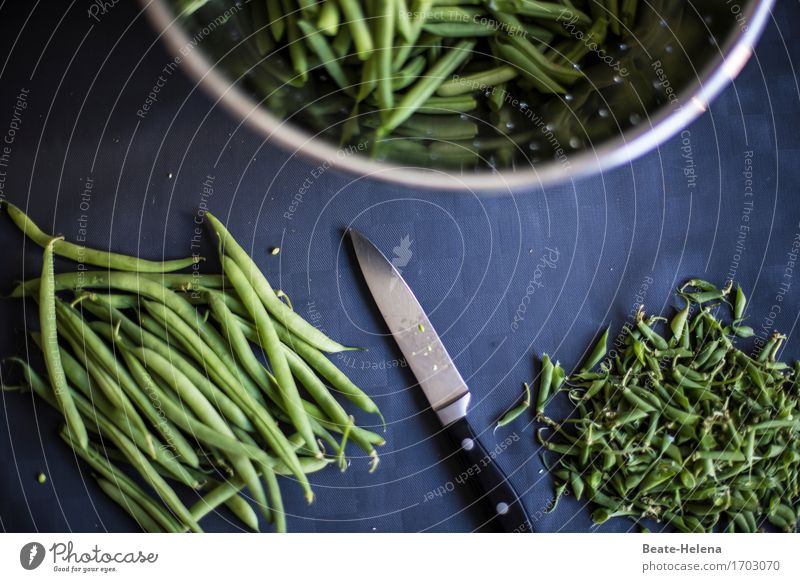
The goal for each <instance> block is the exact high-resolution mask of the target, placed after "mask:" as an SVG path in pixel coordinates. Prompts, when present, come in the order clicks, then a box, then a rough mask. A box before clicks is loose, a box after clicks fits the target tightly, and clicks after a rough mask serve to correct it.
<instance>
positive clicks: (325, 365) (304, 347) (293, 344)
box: [240, 321, 386, 426]
mask: <svg viewBox="0 0 800 582" xmlns="http://www.w3.org/2000/svg"><path fill="white" fill-rule="evenodd" d="M274 324H275V330H276V332H277V334H278V338H279V339H280V341H281V342H283V343H284V344H285V345H286V346H288V347H289V348H291V349H292V350H293V351H294V352H295V353H297V355H299V356H300V357H301V358H303V359H304V360H305V361H306V362H307V363H308V364H309V365H310V366H311V367H312V368H313V369H314V370H315V371H316V372H317V373H318V374H319V375H320V376H322V377H323V378H324V379H325V380H327V381H328V382H330V384H331V386H333V388H334V389H336V390H337V391H338V392H339V393H340V394H341V395H342V396H344V397H345V398H347V399H348V400H349V401H350V402H352V403H353V404H355V405H356V406H358V407H359V408H360V409H361V410H363V411H364V412H367V413H370V414H375V415H377V416H378V417H379V419H380V421H381V424H383V425H384V426H385V425H386V421H385V420H384V418H383V414H381V411H380V409H379V408H378V405H377V404H375V402H373V400H372V399H371V398H370V397H369V396H368V395H367V394H366V393H365V392H364V391H363V390H361V389H360V388H359V387H358V386H356V385H355V384H354V383H353V382H352V380H350V378H348V377H347V374H345V373H344V372H342V371H341V370H340V369H339V368H338V367H337V366H336V364H334V363H333V362H331V361H330V360H329V359H328V358H327V357H325V355H324V354H322V353H321V352H320V351H319V350H318V349H316V348H315V347H314V346H312V345H310V344H308V343H306V342H305V341H304V340H302V339H300V338H299V337H295V336H292V335H291V333H290V330H289V329H288V328H287V327H285V326H283V325H281V324H280V323H279V322H277V321H276V322H274ZM240 325H242V329H243V330H244V332H245V334H248V332H249V334H250V337H251V339H254V340H255V339H257V337H258V336H257V335H256V334H254V333H253V332H254V329H253V327H252V326H250V325H249V324H247V323H246V322H241V321H240Z"/></svg>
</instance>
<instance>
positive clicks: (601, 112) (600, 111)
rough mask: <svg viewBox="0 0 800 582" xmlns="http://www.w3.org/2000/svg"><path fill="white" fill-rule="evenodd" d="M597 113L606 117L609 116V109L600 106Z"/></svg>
mask: <svg viewBox="0 0 800 582" xmlns="http://www.w3.org/2000/svg"><path fill="white" fill-rule="evenodd" d="M597 115H599V116H600V117H603V118H606V117H608V116H609V111H608V109H606V108H605V107H601V108H600V109H598V110H597Z"/></svg>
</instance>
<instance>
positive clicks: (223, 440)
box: [120, 346, 276, 465]
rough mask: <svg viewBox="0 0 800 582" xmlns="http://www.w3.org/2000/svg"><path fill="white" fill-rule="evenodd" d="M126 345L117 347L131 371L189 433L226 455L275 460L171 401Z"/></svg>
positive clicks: (165, 410) (177, 423) (175, 421)
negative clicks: (210, 425)
mask: <svg viewBox="0 0 800 582" xmlns="http://www.w3.org/2000/svg"><path fill="white" fill-rule="evenodd" d="M129 349H130V348H129V347H128V348H126V347H122V346H121V347H120V351H121V352H122V354H123V356H125V357H126V361H127V362H128V363H129V364H130V365H131V369H132V371H133V370H135V373H136V374H137V375H138V376H141V377H143V378H144V377H145V376H146V378H147V379H146V380H143V381H144V382H145V383H148V384H149V385H151V386H152V388H153V390H154V392H155V393H156V394H157V396H158V398H159V400H160V401H161V403H162V405H163V407H164V412H165V413H166V414H167V416H168V417H169V418H170V420H172V421H173V422H174V423H175V424H176V425H177V426H179V427H180V428H181V429H182V430H183V431H184V432H186V433H187V434H190V435H192V436H193V437H194V438H196V439H197V440H198V441H200V442H202V443H203V444H205V445H207V446H209V447H214V448H217V449H219V450H220V451H222V452H224V453H226V454H228V455H241V454H244V455H246V456H247V457H248V458H249V459H251V460H252V461H256V462H258V463H261V464H267V465H269V464H275V462H276V461H275V460H274V459H272V458H271V457H270V456H269V455H268V454H267V453H265V452H264V451H262V450H261V449H260V448H258V447H252V446H250V445H247V444H245V443H242V442H240V441H239V440H237V439H235V438H233V437H231V436H230V434H229V433H227V432H225V433H223V432H220V431H217V430H215V429H213V428H211V427H209V426H207V425H206V424H204V423H203V422H201V421H200V420H198V419H197V418H196V417H195V416H194V415H193V414H189V413H188V412H187V411H186V410H185V409H184V408H183V405H182V404H180V403H178V402H177V401H175V400H174V399H173V398H172V397H170V395H169V394H167V393H166V391H165V390H164V389H162V387H161V384H160V383H159V382H158V381H156V379H155V378H153V377H152V376H150V374H149V373H148V372H147V370H146V369H145V368H144V365H143V364H142V362H141V361H140V360H138V358H137V357H136V356H135V355H134V354H133V353H131V352H129V351H128V350H129Z"/></svg>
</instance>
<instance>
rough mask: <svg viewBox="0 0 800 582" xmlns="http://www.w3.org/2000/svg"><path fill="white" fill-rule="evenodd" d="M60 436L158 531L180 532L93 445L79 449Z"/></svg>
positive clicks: (147, 497) (150, 500)
mask: <svg viewBox="0 0 800 582" xmlns="http://www.w3.org/2000/svg"><path fill="white" fill-rule="evenodd" d="M60 435H61V437H62V438H63V439H64V442H66V443H67V444H68V445H70V446H71V447H72V449H73V451H75V454H77V455H78V456H79V457H81V458H82V459H83V460H84V461H86V463H88V464H89V466H90V467H91V468H92V469H93V470H94V471H97V473H99V475H100V476H101V477H102V478H104V479H105V480H106V481H108V482H109V483H111V484H112V485H113V486H114V487H115V488H116V489H118V490H119V491H120V492H121V493H123V494H124V495H125V496H126V497H127V498H128V499H130V500H132V501H135V502H136V504H137V505H139V507H141V508H142V509H143V510H144V511H146V512H147V513H148V515H149V516H150V517H151V518H152V519H153V520H154V521H155V522H156V523H157V524H158V527H159V528H160V530H162V531H166V532H172V533H175V532H179V531H181V525H180V524H179V523H178V522H177V521H175V518H173V517H172V516H171V515H170V514H169V513H167V512H166V511H165V510H164V509H163V508H162V507H161V506H160V505H158V504H157V503H156V502H155V501H153V499H152V498H151V497H150V495H148V494H147V493H145V492H144V491H143V490H142V489H141V488H140V487H139V486H138V485H137V484H136V483H135V482H134V481H133V480H132V479H131V478H130V477H128V476H127V475H126V474H125V473H124V472H123V471H121V470H120V469H118V468H117V467H115V466H114V465H113V464H112V463H111V462H110V461H109V460H108V459H107V458H105V457H103V456H102V455H101V454H100V453H99V451H98V450H97V449H96V448H95V447H94V446H93V445H89V446H88V447H87V448H86V449H81V448H80V447H78V446H76V443H74V442H73V441H72V440H71V439H70V436H69V434H68V432H67V431H65V430H62V431H61V432H60Z"/></svg>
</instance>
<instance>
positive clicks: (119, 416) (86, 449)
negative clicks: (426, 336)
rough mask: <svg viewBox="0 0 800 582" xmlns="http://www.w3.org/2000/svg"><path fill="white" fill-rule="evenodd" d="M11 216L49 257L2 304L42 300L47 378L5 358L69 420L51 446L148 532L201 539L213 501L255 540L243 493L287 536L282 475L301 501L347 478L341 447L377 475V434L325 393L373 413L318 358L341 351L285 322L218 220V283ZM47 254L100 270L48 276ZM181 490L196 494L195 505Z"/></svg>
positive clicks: (12, 210)
mask: <svg viewBox="0 0 800 582" xmlns="http://www.w3.org/2000/svg"><path fill="white" fill-rule="evenodd" d="M5 208H6V210H7V213H8V215H9V216H10V217H11V218H12V220H13V221H14V222H15V223H16V224H17V226H18V227H19V228H20V229H21V230H22V231H23V232H24V233H25V234H26V235H27V236H29V237H30V238H31V239H32V240H34V241H35V242H36V243H38V244H39V245H41V246H42V247H44V264H43V268H42V274H41V277H40V278H38V279H32V280H29V281H25V282H22V283H19V284H18V285H17V286H16V288H15V289H14V290H13V291H12V292H11V294H10V297H14V298H23V297H31V298H33V299H35V300H36V301H37V302H38V304H39V314H40V317H39V320H40V321H39V324H40V325H39V327H40V328H39V330H38V331H32V332H31V336H32V338H33V340H34V342H35V343H36V344H37V345H38V346H39V348H40V349H41V352H42V355H43V359H44V364H45V369H46V372H47V374H46V376H45V375H43V374H40V373H37V372H36V371H35V370H34V369H33V367H31V366H30V365H29V363H28V362H27V361H25V360H22V359H20V358H12V360H13V361H15V362H16V363H18V364H19V366H20V367H21V368H22V370H23V372H24V373H23V378H24V382H23V383H24V387H27V388H29V389H31V390H33V391H34V392H35V393H36V394H38V395H39V396H40V397H42V398H43V399H44V400H46V401H47V402H48V403H50V404H51V405H53V406H54V407H55V408H57V409H58V410H60V411H61V412H62V413H63V415H64V418H65V426H64V429H63V430H62V432H61V436H62V437H63V438H64V440H65V441H66V442H67V443H68V444H69V445H70V446H71V447H72V448H73V449H74V451H75V453H76V454H77V455H78V456H79V457H80V458H82V459H83V460H84V461H86V463H88V465H89V466H90V467H91V469H92V472H93V473H94V475H95V476H96V477H97V480H98V484H99V485H100V487H101V488H102V489H103V491H105V492H106V493H107V494H108V495H109V496H110V497H111V498H112V499H114V501H116V502H118V503H119V504H120V505H121V506H122V507H123V508H124V509H125V510H126V511H127V512H129V513H130V515H131V516H132V517H134V518H135V520H136V521H137V522H138V524H139V525H140V526H141V527H142V528H143V529H144V530H146V531H154V532H163V531H167V532H175V531H186V530H191V531H202V530H201V528H200V525H199V522H200V520H201V519H202V517H204V516H205V515H207V514H209V513H210V512H212V511H214V510H215V509H216V508H218V507H221V506H222V505H224V506H226V507H227V508H228V509H229V510H230V511H231V512H232V513H233V514H234V515H235V516H237V517H238V518H239V519H240V520H241V521H242V522H243V523H244V524H245V525H246V526H247V527H249V528H250V529H253V530H257V529H258V527H259V519H258V515H257V514H256V512H255V511H254V510H253V508H252V506H251V505H250V504H249V503H248V502H247V499H252V500H254V501H255V504H256V506H257V507H258V508H259V509H260V512H261V514H262V515H263V516H264V518H265V519H266V520H267V521H268V522H272V523H274V526H275V529H276V530H277V531H285V529H286V517H285V512H284V508H283V502H282V500H281V492H280V488H279V483H278V478H277V476H279V475H286V476H288V477H291V478H292V479H293V480H294V481H296V482H297V484H299V486H300V487H301V488H302V489H303V491H304V493H305V497H306V499H307V501H308V502H309V503H310V502H311V501H312V500H313V498H314V494H313V492H312V489H311V486H310V484H309V479H308V474H310V473H313V472H315V471H319V470H321V469H324V468H325V467H327V466H328V465H329V464H331V463H337V464H338V465H339V467H340V468H341V470H345V468H346V467H347V465H348V460H347V458H346V457H345V446H346V445H347V444H348V442H351V443H353V444H355V445H357V446H358V447H360V448H361V449H362V450H363V451H364V452H365V453H366V455H367V456H368V458H369V459H370V460H371V470H374V469H375V468H376V466H377V463H378V455H377V453H376V451H375V446H377V445H382V444H383V443H384V439H383V438H382V437H381V436H380V435H379V434H377V433H375V432H372V431H369V430H366V429H365V428H362V427H359V426H357V425H356V424H355V422H354V418H353V416H352V415H349V414H348V413H347V412H346V411H345V409H344V407H343V406H342V405H341V404H340V402H339V400H337V399H336V398H335V397H334V394H338V395H340V396H342V397H344V398H345V399H347V400H349V401H350V402H351V403H353V404H354V405H356V406H357V407H359V408H361V409H362V410H364V411H366V412H368V413H374V414H376V415H377V416H378V418H380V421H381V422H383V418H382V417H381V416H380V412H379V410H378V408H377V406H376V405H375V403H374V402H373V401H372V400H371V399H370V398H369V396H368V395H367V394H365V393H364V392H363V391H361V390H360V389H359V388H358V387H357V386H355V385H354V384H353V383H352V382H351V381H350V380H349V379H348V377H347V376H346V375H345V374H344V373H342V372H341V371H340V370H339V368H337V367H336V366H335V365H334V364H333V363H332V362H331V361H330V360H329V359H328V358H327V357H326V356H325V355H324V353H326V352H327V353H332V352H340V351H343V350H347V349H351V348H347V347H345V346H343V345H341V344H339V343H337V342H335V341H333V340H332V339H330V338H328V337H327V336H326V335H325V334H323V333H322V332H320V331H319V330H318V329H317V328H315V327H314V326H312V325H310V324H309V323H308V322H306V321H305V320H304V319H303V318H302V317H301V316H300V315H298V314H297V313H295V312H294V311H293V310H292V308H291V303H290V302H288V298H286V297H285V295H283V294H282V293H281V292H276V291H275V290H273V288H272V287H271V286H270V284H269V282H268V281H267V279H266V278H265V277H264V275H263V274H262V273H261V271H260V270H259V269H258V267H257V266H256V265H255V263H254V262H253V261H252V259H251V258H250V257H249V256H248V255H247V253H246V252H245V251H244V250H243V249H242V247H241V246H239V244H238V243H237V242H236V241H235V240H234V239H233V237H232V236H231V234H230V233H229V232H228V231H227V230H226V229H225V227H224V226H223V225H222V223H220V221H219V220H217V218H216V217H214V216H213V215H212V214H207V215H206V217H207V221H208V223H209V225H210V227H211V229H212V230H213V232H214V233H215V234H216V236H217V237H218V239H219V244H220V259H221V262H222V266H223V271H224V272H223V274H221V275H205V274H202V275H201V274H198V273H189V274H176V273H172V272H171V271H176V270H180V269H183V268H185V267H188V266H190V265H193V264H195V263H196V262H197V261H198V260H199V259H197V258H194V257H193V258H188V259H180V260H175V261H164V262H157V261H147V260H143V259H139V258H136V257H129V256H124V255H119V254H114V253H109V252H106V251H100V250H94V249H88V248H85V247H83V246H80V245H76V244H72V243H69V242H66V241H65V240H63V238H62V237H53V236H51V235H49V234H47V233H44V232H42V231H41V230H40V229H39V228H38V227H37V226H36V225H35V224H34V223H33V222H32V221H31V220H30V219H29V218H28V217H27V216H26V215H25V214H24V213H23V212H22V211H21V210H20V209H19V208H17V207H15V206H13V205H11V204H8V203H6V204H5ZM55 255H60V256H64V257H67V258H70V259H73V260H76V261H79V262H81V263H82V264H84V265H94V266H97V267H100V268H102V270H97V271H83V270H79V271H77V272H67V273H60V274H56V273H55V272H54V256H55ZM168 271H170V273H168ZM67 294H69V295H70V298H69V300H68V299H67V298H66V297H64V296H65V295H67ZM282 297H283V298H282ZM259 354H263V355H264V356H265V358H259ZM262 361H266V362H267V363H268V366H265V365H263V364H262ZM300 387H302V388H303V389H304V391H303V392H301V390H300ZM3 389H5V390H12V389H19V388H18V387H13V388H12V387H8V386H4V387H3ZM124 465H129V466H130V467H132V468H133V469H135V471H136V473H138V475H139V480H138V481H137V480H136V479H134V478H132V477H131V475H129V473H130V471H126V470H125V469H124V468H123V467H124ZM139 481H141V482H143V484H144V486H143V485H142V484H140V482H139ZM176 484H177V485H180V486H183V487H187V488H189V489H190V490H191V491H192V492H194V495H195V497H196V499H197V500H196V502H195V503H194V504H193V505H192V506H191V507H187V506H186V505H184V502H183V501H182V497H181V496H179V495H178V493H177V492H176V490H175V489H174V486H175V485H176ZM146 488H149V489H151V490H152V494H151V493H148V492H147V491H146ZM245 488H246V490H247V493H248V494H249V495H247V494H246V493H245V491H244V490H245ZM153 494H154V495H153ZM184 498H185V496H184Z"/></svg>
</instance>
